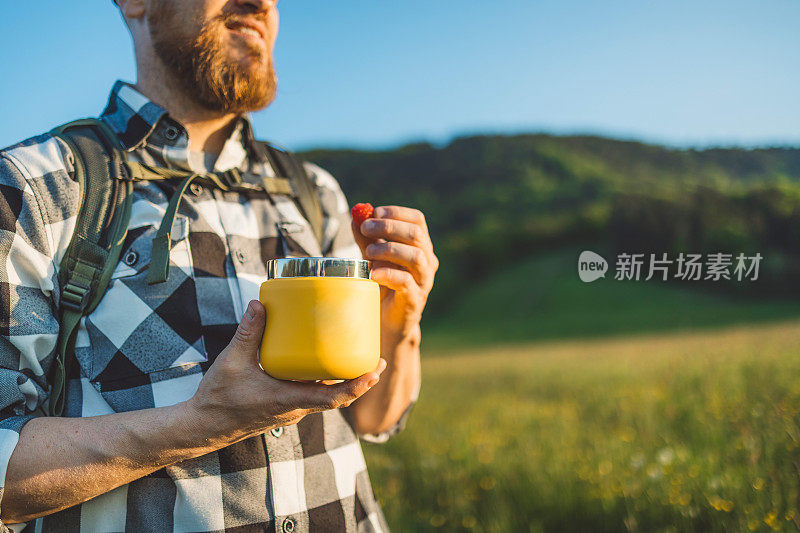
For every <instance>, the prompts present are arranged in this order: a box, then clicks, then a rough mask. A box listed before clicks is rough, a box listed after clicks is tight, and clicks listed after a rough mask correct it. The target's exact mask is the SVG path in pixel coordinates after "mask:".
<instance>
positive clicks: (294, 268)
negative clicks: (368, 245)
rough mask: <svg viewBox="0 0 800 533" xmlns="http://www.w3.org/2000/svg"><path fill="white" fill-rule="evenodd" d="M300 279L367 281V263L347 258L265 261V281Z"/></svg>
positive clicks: (304, 258) (292, 258) (297, 258)
mask: <svg viewBox="0 0 800 533" xmlns="http://www.w3.org/2000/svg"><path fill="white" fill-rule="evenodd" d="M300 277H304V278H305V277H333V278H358V279H369V261H366V260H364V259H352V258H349V257H286V258H282V259H270V260H269V261H267V279H277V278H300Z"/></svg>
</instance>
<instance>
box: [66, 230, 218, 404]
mask: <svg viewBox="0 0 800 533" xmlns="http://www.w3.org/2000/svg"><path fill="white" fill-rule="evenodd" d="M157 230H158V226H157V225H145V226H140V227H138V228H133V229H130V230H129V235H128V239H126V245H125V246H124V247H123V251H122V254H121V255H120V261H119V263H118V264H117V266H116V268H115V269H114V272H113V274H112V276H111V281H110V283H109V286H108V289H107V291H106V294H105V295H104V296H103V299H102V301H101V302H100V304H99V305H98V306H97V308H96V309H95V310H94V311H93V312H92V313H91V314H90V315H88V316H87V317H86V318H85V319H84V321H83V324H82V328H81V330H82V331H81V332H79V339H78V342H76V356H77V358H78V360H79V362H80V364H81V367H82V368H83V369H84V373H85V375H87V376H88V377H89V380H90V381H92V382H93V383H94V384H95V385H96V386H97V385H98V384H99V385H100V388H101V389H102V388H103V387H104V386H106V385H109V386H110V384H113V383H118V384H119V385H120V386H119V387H114V388H115V389H119V388H124V383H125V382H130V383H131V384H135V383H137V382H139V381H141V380H143V379H144V378H146V376H147V375H148V374H150V373H153V372H157V371H161V370H165V369H169V368H174V367H181V366H185V365H194V366H197V364H198V363H202V362H204V361H206V360H207V357H206V354H205V349H204V347H203V339H202V335H201V327H200V315H199V312H198V306H197V297H196V290H195V280H194V274H193V268H192V254H191V250H190V248H189V239H188V233H189V232H188V230H189V228H188V220H187V219H186V217H183V216H179V217H177V218H176V220H175V224H174V225H173V230H172V235H171V237H172V243H171V250H170V268H169V279H168V280H167V281H166V282H164V283H157V284H154V285H150V284H149V283H148V282H147V275H148V270H149V269H148V267H149V265H150V258H151V252H152V239H153V237H154V236H155V234H156V231H157Z"/></svg>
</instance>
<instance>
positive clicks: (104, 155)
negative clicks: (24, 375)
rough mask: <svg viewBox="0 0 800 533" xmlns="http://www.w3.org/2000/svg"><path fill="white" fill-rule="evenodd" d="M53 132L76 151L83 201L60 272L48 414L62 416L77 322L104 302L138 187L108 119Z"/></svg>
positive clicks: (73, 352)
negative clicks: (132, 178)
mask: <svg viewBox="0 0 800 533" xmlns="http://www.w3.org/2000/svg"><path fill="white" fill-rule="evenodd" d="M51 133H52V134H53V135H54V136H56V137H59V138H60V139H62V140H63V141H64V142H65V143H66V144H67V146H68V147H69V148H70V150H71V152H72V155H73V159H74V167H75V181H77V182H78V184H79V186H80V202H81V203H80V208H79V210H78V216H77V220H76V222H75V231H74V233H73V235H72V240H71V241H70V243H69V247H68V248H67V251H66V253H65V254H64V258H63V259H62V261H61V265H60V269H59V273H58V281H59V286H60V287H61V301H60V305H59V313H60V319H59V324H60V328H59V334H58V342H57V345H56V353H55V360H54V361H53V365H52V369H51V376H50V384H51V393H50V403H49V412H48V413H47V414H49V415H50V416H61V414H62V413H63V412H64V389H65V386H66V381H67V374H68V369H69V367H70V365H71V364H72V361H73V359H74V358H75V335H76V333H77V330H78V325H79V324H80V321H81V318H82V317H84V316H86V315H88V314H89V313H91V312H92V311H93V310H94V309H95V308H96V307H97V305H98V304H99V303H100V300H102V298H103V295H104V294H105V292H106V289H107V288H108V284H109V281H110V279H111V274H112V272H113V271H114V268H115V267H116V265H117V262H118V261H119V256H120V253H121V251H122V244H123V242H124V241H125V236H126V235H127V231H128V222H129V220H130V215H131V203H132V200H133V194H132V192H133V185H132V182H131V181H130V180H129V179H128V177H127V176H126V175H125V171H124V165H123V163H124V161H125V159H126V156H125V152H124V150H123V149H122V147H121V146H120V144H119V141H118V140H117V137H116V135H115V134H114V133H113V132H112V131H111V130H110V129H109V128H108V126H106V124H105V123H104V122H103V121H101V120H98V119H83V120H76V121H74V122H70V123H67V124H64V125H63V126H59V127H57V128H55V129H54V130H53V131H52V132H51Z"/></svg>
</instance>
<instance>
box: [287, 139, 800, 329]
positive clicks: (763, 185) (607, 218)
mask: <svg viewBox="0 0 800 533" xmlns="http://www.w3.org/2000/svg"><path fill="white" fill-rule="evenodd" d="M303 156H304V157H306V158H307V159H309V160H311V161H314V162H316V163H318V164H320V165H321V166H323V167H325V168H327V169H328V170H330V171H331V172H332V173H333V174H334V175H335V176H337V178H339V180H340V181H341V183H342V186H343V188H344V190H345V193H346V194H347V195H348V198H349V199H350V201H351V202H352V203H355V202H362V201H368V202H371V203H373V204H375V205H380V204H384V205H385V204H401V205H409V206H413V207H417V208H419V209H421V210H422V211H423V212H425V213H426V217H427V219H428V224H429V227H430V230H431V235H432V237H433V239H434V244H435V247H436V251H437V254H438V255H439V257H440V260H441V265H442V266H441V269H440V271H439V274H438V276H437V284H436V288H435V290H434V292H433V294H432V295H431V301H430V304H429V311H428V313H427V318H428V319H429V322H430V323H431V324H437V326H436V327H437V328H438V327H439V326H438V325H439V324H441V328H442V329H441V331H445V330H452V331H455V330H457V329H459V328H461V329H465V327H466V325H467V324H469V325H470V327H471V328H473V327H474V329H472V333H471V335H473V336H481V335H483V336H484V337H491V336H492V335H493V333H492V331H496V332H497V335H496V336H500V337H506V336H508V337H509V338H515V336H516V337H519V336H520V335H523V336H524V337H525V338H530V337H531V336H533V337H541V336H547V337H553V336H558V335H561V334H575V333H579V332H582V333H586V334H594V333H600V332H603V331H612V330H614V331H620V330H624V331H633V330H636V329H642V328H644V329H653V328H654V327H656V326H657V325H658V324H662V325H663V326H660V327H668V326H666V325H667V324H672V325H673V326H669V327H678V326H681V325H689V324H699V323H707V322H709V321H711V322H714V321H722V322H726V321H730V320H733V318H731V317H732V316H733V315H736V316H738V317H739V318H737V319H736V320H735V321H740V320H747V319H749V318H748V317H749V316H750V315H749V313H753V318H754V319H756V318H758V316H762V315H763V316H766V315H770V314H772V313H778V314H780V313H782V312H783V311H779V309H783V308H784V306H786V305H790V304H781V303H778V302H777V301H775V298H779V299H785V298H786V297H787V296H788V297H791V296H792V295H793V294H795V293H796V292H797V291H800V149H794V148H765V149H753V150H745V149H736V148H730V149H722V148H715V149H708V150H678V149H669V148H665V147H661V146H654V145H648V144H643V143H638V142H628V141H618V140H613V139H606V138H601V137H587V136H571V137H560V136H550V135H515V136H475V137H465V138H459V139H455V140H453V141H452V142H450V143H449V144H447V145H446V146H442V147H435V146H432V145H429V144H413V145H408V146H403V147H400V148H397V149H394V150H386V151H357V150H312V151H309V152H306V153H305V154H303ZM584 247H585V248H588V249H594V250H597V249H604V250H607V251H608V252H609V253H610V254H612V255H614V254H616V253H619V252H621V251H624V252H630V253H634V252H667V253H677V252H681V251H683V252H699V253H710V252H728V253H737V252H740V251H741V252H747V253H754V252H760V253H761V254H762V255H763V256H764V257H765V259H764V265H763V272H762V276H761V278H760V279H759V281H758V282H755V283H750V284H741V283H740V284H735V283H728V284H723V283H717V284H714V285H713V286H712V285H709V284H705V285H704V284H702V283H700V284H697V285H693V286H692V287H691V289H689V290H688V291H687V287H686V285H685V284H684V285H681V284H679V283H671V284H667V286H666V287H659V286H654V285H653V286H651V284H646V283H639V284H636V285H635V286H633V287H631V288H630V290H631V291H634V292H635V293H636V294H635V298H634V296H631V297H630V299H627V298H628V297H627V296H626V291H627V290H628V288H626V287H623V285H624V284H621V283H606V282H605V281H607V280H603V281H601V282H597V283H595V284H592V285H591V286H588V285H587V286H584V285H582V284H581V285H580V286H572V285H570V283H574V282H577V277H574V276H573V277H570V278H569V279H567V278H564V279H561V278H558V277H556V278H554V279H555V281H553V283H554V285H553V286H552V287H544V289H547V290H543V288H542V287H539V286H534V285H526V282H527V281H529V280H528V278H529V276H530V274H529V273H530V272H531V271H538V270H540V269H545V270H546V269H547V268H551V267H552V265H553V264H554V263H553V261H556V259H554V257H555V256H553V257H550V259H547V258H546V257H548V254H551V253H552V252H554V251H556V250H565V249H569V250H574V253H577V252H578V251H580V250H581V249H584ZM543 256H544V257H545V258H544V259H541V260H539V259H535V258H540V257H543ZM572 262H573V260H570V261H569V263H570V264H569V266H568V267H565V268H566V272H567V273H569V276H572V273H574V271H575V267H574V265H572V264H571V263H572ZM547 265H551V267H548V266H547ZM559 268H560V267H559ZM559 279H561V281H558V280H559ZM522 287H529V289H525V290H523V289H522ZM612 287H613V289H612ZM603 291H611V293H610V294H604V292H603ZM708 291H711V292H712V293H713V294H712V295H710V294H708ZM547 294H552V295H553V296H552V297H551V298H550V300H548V299H547V296H546V295H547ZM595 294H597V295H598V296H597V297H594V296H593V295H595ZM499 295H505V296H504V297H503V298H502V299H499V298H500V296H499ZM555 295H558V296H555ZM601 296H602V297H601ZM637 298H638V299H640V300H641V302H640V303H638V304H636V305H633V304H630V305H627V304H626V302H627V301H634V300H637ZM498 299H499V302H500V303H498ZM726 299H727V300H726ZM730 299H738V300H742V301H747V302H749V304H748V305H750V306H751V307H752V308H751V309H749V310H742V311H741V312H739V311H734V310H732V309H734V308H735V306H732V304H730V303H729V301H728V300H730ZM601 300H602V301H609V302H615V304H614V305H611V306H610V307H609V308H608V309H607V312H606V315H607V316H606V317H605V318H604V317H597V318H595V319H591V318H590V317H583V318H580V319H579V318H577V317H581V316H582V313H584V311H583V310H582V308H584V307H585V302H586V301H592V302H594V303H595V304H597V303H598V302H600V301H601ZM637 301H638V300H637ZM490 302H491V306H495V307H502V306H505V307H507V308H509V309H517V310H519V309H518V308H522V309H523V310H524V309H528V307H530V309H533V308H537V309H538V308H542V309H545V310H548V312H547V313H546V314H545V316H539V315H536V314H532V315H526V314H525V312H521V314H519V315H518V316H524V317H526V318H525V320H520V321H516V322H515V321H514V320H511V321H509V322H508V323H505V322H503V321H497V322H495V321H494V320H493V321H492V326H491V327H490V328H489V329H487V330H486V331H485V332H484V333H481V334H480V335H479V334H478V333H477V332H478V331H483V330H482V329H481V325H480V324H479V323H478V322H479V321H477V320H475V319H474V317H476V316H478V313H474V314H473V315H470V316H469V317H468V316H466V315H464V314H463V313H470V312H472V311H470V309H471V308H474V307H476V306H479V307H480V306H482V307H489V306H490ZM643 302H647V305H646V306H644V307H642V306H643V305H644V303H643ZM757 302H761V303H757ZM679 303H680V304H682V306H679V307H676V306H678V304H679ZM526 306H527V307H526ZM759 306H760V307H759ZM648 307H649V308H651V309H652V311H647V310H646V309H647V308H648ZM790 307H791V305H790ZM693 309H694V311H693ZM758 309H761V310H760V311H759V310H758ZM773 310H774V311H773ZM549 311H552V313H549ZM543 312H544V311H543ZM586 312H588V311H586ZM548 313H549V314H548ZM626 313H627V314H626ZM709 313H710V314H711V315H713V316H714V317H717V318H705V317H706V316H707V315H708V314H709ZM737 313H738V314H737ZM729 315H730V317H729V318H725V317H728V316H729ZM515 316H517V315H515ZM568 317H574V318H571V319H569V320H568ZM462 326H463V327H462ZM495 326H496V327H495ZM484 329H485V328H484ZM522 329H524V330H525V332H524V334H523V333H520V331H521V330H522ZM501 331H502V332H503V335H500V332H501ZM515 332H516V333H515Z"/></svg>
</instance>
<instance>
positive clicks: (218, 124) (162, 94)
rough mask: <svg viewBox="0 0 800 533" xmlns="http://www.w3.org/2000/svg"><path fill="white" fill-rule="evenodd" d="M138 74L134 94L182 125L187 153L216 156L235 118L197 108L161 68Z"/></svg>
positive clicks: (232, 114) (198, 105) (228, 134)
mask: <svg viewBox="0 0 800 533" xmlns="http://www.w3.org/2000/svg"><path fill="white" fill-rule="evenodd" d="M159 66H160V65H159ZM139 73H140V75H139V77H138V79H137V80H136V86H135V87H136V90H137V91H139V92H140V93H142V94H143V95H144V96H146V97H147V98H148V99H150V100H151V101H152V102H154V103H156V104H158V105H159V106H161V107H163V108H164V109H166V110H167V111H168V112H169V114H170V116H171V117H172V118H174V119H175V120H177V121H178V122H180V123H181V124H183V126H184V127H185V128H186V131H187V133H188V134H189V150H192V151H196V152H207V153H211V154H216V155H219V153H220V152H221V151H222V147H223V146H224V145H225V141H226V140H228V138H229V137H230V136H231V133H232V132H233V128H234V125H235V123H236V117H237V115H236V114H235V113H223V112H219V111H211V110H209V109H207V108H205V107H203V106H202V105H200V104H198V103H197V102H196V101H195V100H194V99H193V98H192V95H190V94H186V93H185V92H184V91H182V90H181V89H180V88H179V85H178V83H176V81H175V80H174V79H172V78H171V77H170V76H169V75H167V74H166V73H165V72H164V69H163V67H162V68H152V67H151V68H148V69H139ZM142 73H147V74H145V75H142Z"/></svg>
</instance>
